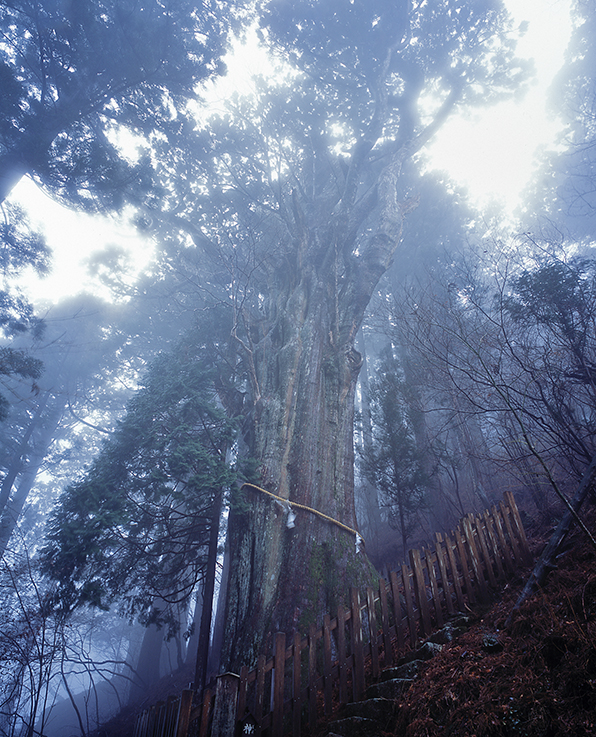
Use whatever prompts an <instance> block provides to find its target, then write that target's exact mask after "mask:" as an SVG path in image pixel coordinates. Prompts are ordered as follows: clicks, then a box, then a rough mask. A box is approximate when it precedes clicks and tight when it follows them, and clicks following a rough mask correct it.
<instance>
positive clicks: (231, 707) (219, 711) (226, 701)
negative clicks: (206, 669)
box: [211, 673, 240, 737]
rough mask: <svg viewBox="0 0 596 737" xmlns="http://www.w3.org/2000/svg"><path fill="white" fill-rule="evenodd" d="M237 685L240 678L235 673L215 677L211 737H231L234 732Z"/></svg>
mask: <svg viewBox="0 0 596 737" xmlns="http://www.w3.org/2000/svg"><path fill="white" fill-rule="evenodd" d="M239 684H240V676H238V675H236V673H223V674H222V675H221V676H217V685H216V687H215V705H214V707H213V723H212V727H211V737H233V735H234V732H235V730H236V709H237V702H238V686H239Z"/></svg>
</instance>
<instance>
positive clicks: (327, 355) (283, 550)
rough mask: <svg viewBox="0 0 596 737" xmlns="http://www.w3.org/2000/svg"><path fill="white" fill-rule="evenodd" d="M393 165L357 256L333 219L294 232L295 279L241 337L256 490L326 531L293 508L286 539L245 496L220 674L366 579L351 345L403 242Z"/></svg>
mask: <svg viewBox="0 0 596 737" xmlns="http://www.w3.org/2000/svg"><path fill="white" fill-rule="evenodd" d="M400 165H401V161H399V160H397V159H396V160H395V161H394V162H393V165H392V166H388V167H387V169H386V171H385V173H384V174H385V177H386V178H388V179H390V180H391V181H390V183H389V184H388V187H387V190H386V192H384V194H385V196H386V200H387V202H386V204H387V207H386V208H383V211H382V216H381V217H380V218H379V220H378V228H377V229H376V232H374V234H373V235H372V236H371V238H370V240H369V241H368V242H367V243H366V244H363V247H362V251H361V253H360V254H358V255H354V254H353V252H352V246H353V243H352V242H351V241H350V238H349V234H348V233H347V232H346V231H347V228H346V223H347V217H344V214H342V213H341V211H340V212H339V216H336V217H335V218H333V217H332V218H331V221H332V222H331V223H330V224H329V223H327V227H326V228H325V229H323V228H318V229H317V228H313V229H312V230H310V231H306V229H305V228H304V229H300V230H299V232H298V239H297V241H295V242H294V243H295V245H296V250H295V252H294V254H293V257H294V259H295V260H294V262H293V263H292V268H290V269H288V267H287V265H286V268H285V272H282V271H281V270H279V271H278V270H276V272H275V273H274V274H272V279H271V281H270V287H269V294H270V295H271V297H270V299H269V305H268V309H269V312H268V315H267V319H265V320H263V321H262V322H261V324H260V327H254V323H253V326H251V328H252V327H254V329H252V330H251V329H249V331H248V333H247V335H248V337H247V339H246V342H244V347H245V349H246V351H247V354H248V361H249V368H250V376H251V384H252V393H253V413H252V418H251V420H252V422H251V427H250V433H249V436H248V437H247V441H248V446H249V452H250V455H251V456H252V457H253V458H256V459H258V461H259V463H260V466H259V469H258V485H259V486H260V487H262V488H263V489H265V490H266V491H269V492H271V493H273V494H275V495H277V496H279V497H282V498H283V499H288V500H289V501H290V502H297V503H298V504H302V505H306V506H308V507H310V508H312V509H315V510H317V511H318V512H321V513H322V514H324V515H327V517H329V518H331V520H334V521H330V520H326V519H322V518H321V517H319V516H317V515H316V514H314V513H312V512H310V511H307V510H302V509H298V508H296V509H294V512H295V513H296V516H297V518H296V524H295V527H293V528H289V527H288V526H287V524H286V522H287V515H286V513H285V510H284V507H283V505H282V504H280V503H279V502H276V501H275V500H274V499H272V498H271V497H270V496H268V495H266V494H265V493H263V492H262V491H259V490H257V489H255V488H254V487H244V489H243V490H242V491H243V493H242V498H241V500H240V501H239V502H238V504H237V505H236V506H235V507H233V509H232V512H231V515H230V523H229V524H230V527H229V534H230V535H231V540H232V546H233V549H232V559H231V569H230V583H229V587H228V592H227V609H226V633H225V637H224V650H223V663H224V665H226V666H227V667H231V668H238V667H239V666H240V665H243V664H247V665H250V664H252V663H254V662H255V659H256V657H257V655H258V654H259V652H260V651H261V650H262V649H266V648H267V647H268V639H267V636H268V635H270V634H272V633H274V632H275V631H284V632H286V634H288V635H290V634H291V633H292V632H294V631H296V630H299V631H302V632H304V631H305V630H307V629H308V626H309V624H310V623H311V622H313V621H318V620H319V619H320V617H321V615H322V614H323V613H325V612H330V613H333V611H334V609H335V607H336V606H337V604H338V603H339V601H340V600H341V599H343V597H344V596H345V595H346V594H347V592H348V587H349V586H360V587H362V586H363V585H365V584H369V583H371V582H372V581H373V579H374V577H375V573H374V569H373V568H372V566H371V564H370V562H369V560H368V558H367V557H366V555H365V553H364V552H363V551H362V550H358V546H357V536H356V534H355V533H354V532H352V531H350V530H354V529H355V527H356V514H355V507H354V448H353V422H354V394H355V388H356V382H357V378H358V372H359V370H360V367H361V364H362V358H361V356H360V354H359V353H358V352H357V351H356V350H355V348H354V340H355V336H356V332H357V331H358V329H359V327H360V323H361V321H362V317H363V314H364V310H365V309H366V306H367V304H368V301H369V299H370V297H371V294H372V291H373V289H374V288H375V286H376V284H377V283H378V280H379V278H380V276H381V275H382V274H383V273H384V271H385V270H386V269H387V268H388V266H389V263H390V260H391V257H392V255H393V253H394V250H395V248H396V246H397V244H398V242H399V238H400V235H401V227H402V220H403V214H404V209H403V207H401V206H400V204H399V203H398V202H397V200H396V198H397V191H396V186H395V177H396V176H397V171H398V170H399V168H400ZM384 183H385V184H387V182H384ZM380 188H381V186H380ZM294 204H295V212H296V214H295V219H296V226H297V229H299V228H300V212H299V207H300V205H299V203H296V202H295V203H294ZM338 209H339V208H338ZM365 246H366V247H365ZM257 330H259V331H260V332H257ZM336 522H337V523H340V525H343V527H342V526H340V525H338V524H336ZM346 527H347V528H350V529H349V530H348V529H346Z"/></svg>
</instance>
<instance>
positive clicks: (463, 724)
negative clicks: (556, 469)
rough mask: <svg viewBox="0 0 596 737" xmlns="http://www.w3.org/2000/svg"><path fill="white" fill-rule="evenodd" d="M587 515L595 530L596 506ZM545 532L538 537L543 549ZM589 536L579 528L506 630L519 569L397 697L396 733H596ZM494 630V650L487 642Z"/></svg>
mask: <svg viewBox="0 0 596 737" xmlns="http://www.w3.org/2000/svg"><path fill="white" fill-rule="evenodd" d="M588 521H589V524H588V527H589V528H590V529H592V530H593V529H594V528H595V526H596V515H595V514H594V511H593V510H590V512H589V520H588ZM547 539H548V537H547V536H544V537H540V538H534V540H533V541H531V543H532V542H533V543H534V548H535V552H536V553H539V552H540V551H541V549H542V547H543V546H544V543H545V542H546V540H547ZM584 540H585V539H584V538H583V537H582V534H581V533H579V532H574V533H572V535H571V536H570V538H569V540H568V541H567V544H566V551H567V552H565V553H564V554H563V555H562V556H561V557H560V559H559V561H558V563H559V566H558V568H557V570H555V571H554V572H553V573H552V574H551V576H550V577H549V579H548V580H547V583H546V585H545V587H544V589H543V590H542V591H540V592H539V593H538V594H536V595H535V596H533V597H532V598H531V599H529V600H528V601H527V602H526V603H525V604H524V605H523V606H522V607H521V609H520V611H519V612H518V613H517V614H516V616H515V619H514V621H513V623H512V625H511V627H510V628H509V629H508V630H505V629H504V623H505V620H506V619H507V616H508V615H509V613H510V611H511V608H512V607H513V605H514V604H515V601H516V599H517V596H518V594H519V592H520V591H521V588H522V587H523V581H522V577H520V579H519V580H518V581H515V582H514V583H512V584H510V585H509V586H508V587H507V588H506V590H505V592H504V594H503V596H502V598H501V599H500V601H499V602H498V603H496V604H495V605H493V606H492V607H491V608H490V609H489V610H487V611H486V612H484V613H483V614H482V615H481V616H480V617H478V619H477V620H476V621H475V622H474V624H473V626H472V627H471V628H470V629H469V630H468V631H467V632H466V633H465V634H463V635H461V636H460V637H459V638H457V639H456V640H454V641H453V642H452V643H450V644H449V645H446V646H445V647H444V648H443V650H442V652H441V653H439V654H438V655H437V656H436V657H435V658H433V660H431V661H429V663H428V664H427V665H426V666H425V667H424V669H423V670H422V672H421V673H420V675H419V677H418V678H417V679H416V681H415V682H414V683H413V684H412V686H411V687H410V689H409V690H408V691H407V692H406V693H405V694H404V696H403V698H402V699H401V700H400V704H399V708H398V709H397V710H396V714H397V717H396V723H395V725H394V729H393V730H392V731H391V732H390V733H389V734H394V735H400V737H435V735H442V736H446V735H457V737H480V736H484V735H486V736H489V735H490V736H491V737H493V736H494V737H497V736H498V737H509V736H513V735H520V736H523V737H535V736H536V737H537V736H538V735H540V737H557V736H558V735H575V737H584V736H585V737H588V735H596V554H595V552H594V549H593V548H592V547H590V545H589V544H587V543H586V542H585V541H584ZM494 636H496V637H497V639H498V643H499V647H498V648H497V651H495V650H492V649H491V648H488V649H487V647H486V644H487V641H488V642H491V640H492V638H493V637H494ZM501 646H502V649H499V648H500V647H501Z"/></svg>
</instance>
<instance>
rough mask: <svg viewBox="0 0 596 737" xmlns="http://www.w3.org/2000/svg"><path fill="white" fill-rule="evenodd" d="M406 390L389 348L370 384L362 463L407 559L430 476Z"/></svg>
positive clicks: (423, 504)
mask: <svg viewBox="0 0 596 737" xmlns="http://www.w3.org/2000/svg"><path fill="white" fill-rule="evenodd" d="M407 391H408V389H407V385H406V383H405V381H404V378H403V374H402V371H401V367H400V365H399V363H398V362H397V361H396V360H395V358H394V357H393V354H392V350H391V348H387V349H386V351H384V352H383V354H382V357H381V360H380V361H379V362H378V364H377V371H376V378H375V379H374V381H373V383H372V392H371V394H372V397H371V399H372V401H371V415H372V423H373V442H372V444H371V446H370V448H369V452H368V453H366V454H365V455H364V457H363V464H364V469H365V473H366V475H367V477H369V478H371V479H373V480H374V482H375V484H376V487H377V489H378V490H379V491H380V492H381V493H382V496H381V504H382V505H383V506H385V507H387V508H388V516H389V524H390V525H391V527H392V528H394V529H395V530H397V531H398V533H399V535H400V537H401V555H402V556H403V557H402V558H401V560H405V559H406V556H407V551H408V541H409V540H410V538H411V533H412V530H413V529H414V528H415V527H416V526H418V525H419V522H420V513H421V512H422V511H423V509H424V507H425V506H426V492H427V487H428V484H429V481H430V480H429V478H428V477H427V476H426V474H425V473H424V466H423V462H422V458H421V456H420V453H419V451H418V448H417V445H416V438H415V434H414V429H413V423H412V420H411V418H410V417H409V409H410V405H409V402H408V398H407Z"/></svg>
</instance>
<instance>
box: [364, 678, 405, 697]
mask: <svg viewBox="0 0 596 737" xmlns="http://www.w3.org/2000/svg"><path fill="white" fill-rule="evenodd" d="M412 681H413V679H412V678H392V679H391V680H390V681H381V682H380V683H373V684H372V685H371V686H369V687H368V688H367V689H366V697H367V698H368V699H389V700H393V699H398V698H399V697H400V696H401V695H402V694H403V693H405V692H406V691H407V690H408V689H409V688H410V686H411V685H412Z"/></svg>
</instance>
